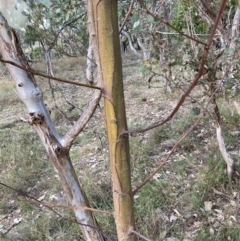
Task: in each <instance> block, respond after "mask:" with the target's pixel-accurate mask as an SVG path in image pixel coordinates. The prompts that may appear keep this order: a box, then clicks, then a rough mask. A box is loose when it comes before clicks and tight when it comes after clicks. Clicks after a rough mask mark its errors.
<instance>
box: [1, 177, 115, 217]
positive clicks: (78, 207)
mask: <svg viewBox="0 0 240 241" xmlns="http://www.w3.org/2000/svg"><path fill="white" fill-rule="evenodd" d="M0 185H2V186H4V187H6V188H8V189H11V190H12V191H14V192H16V193H18V194H19V195H21V196H23V197H24V199H22V198H12V199H14V200H17V201H21V202H28V203H33V204H37V205H42V206H44V207H46V208H48V209H50V210H51V211H53V212H54V213H56V214H57V215H59V214H58V213H57V212H56V211H54V209H53V208H64V209H71V210H90V211H92V212H100V213H105V214H110V215H113V213H112V212H110V211H106V210H100V209H96V208H90V207H82V206H68V205H64V204H51V203H48V202H42V201H39V200H38V199H36V198H35V197H33V196H31V195H29V194H27V193H26V192H24V191H21V190H18V189H15V188H13V187H11V186H8V185H7V184H5V183H2V182H0ZM0 197H4V198H8V197H6V196H4V195H2V194H1V195H0ZM26 198H28V199H26Z"/></svg>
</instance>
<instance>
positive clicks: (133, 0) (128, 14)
mask: <svg viewBox="0 0 240 241" xmlns="http://www.w3.org/2000/svg"><path fill="white" fill-rule="evenodd" d="M134 2H135V0H132V1H131V4H130V6H129V9H128V12H127V14H126V16H125V18H124V20H123V22H122V24H121V27H120V29H119V34H120V33H121V32H122V30H123V27H124V26H125V24H126V22H127V20H128V18H129V16H130V14H131V12H132V9H133V4H134Z"/></svg>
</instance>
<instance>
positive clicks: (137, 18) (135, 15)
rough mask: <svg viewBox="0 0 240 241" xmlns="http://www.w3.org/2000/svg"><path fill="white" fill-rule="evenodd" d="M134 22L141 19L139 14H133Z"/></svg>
mask: <svg viewBox="0 0 240 241" xmlns="http://www.w3.org/2000/svg"><path fill="white" fill-rule="evenodd" d="M131 19H132V22H137V21H138V20H139V16H138V14H133V16H132V17H131Z"/></svg>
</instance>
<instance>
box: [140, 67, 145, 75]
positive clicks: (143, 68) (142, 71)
mask: <svg viewBox="0 0 240 241" xmlns="http://www.w3.org/2000/svg"><path fill="white" fill-rule="evenodd" d="M146 71H147V68H145V67H144V66H141V67H140V72H141V73H142V74H144V73H146Z"/></svg>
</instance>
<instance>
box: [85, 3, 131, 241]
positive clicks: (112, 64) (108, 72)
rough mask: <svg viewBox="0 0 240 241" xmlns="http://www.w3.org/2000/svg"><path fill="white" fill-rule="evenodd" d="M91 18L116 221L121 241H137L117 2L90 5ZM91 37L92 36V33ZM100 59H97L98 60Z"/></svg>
mask: <svg viewBox="0 0 240 241" xmlns="http://www.w3.org/2000/svg"><path fill="white" fill-rule="evenodd" d="M88 11H89V12H88V14H89V15H91V16H93V19H94V20H93V21H94V23H95V29H96V37H97V50H98V55H99V56H97V58H99V59H98V61H97V64H98V66H99V68H100V78H101V81H102V88H103V97H104V109H105V121H106V128H107V135H108V142H109V156H110V166H111V175H112V191H113V201H114V217H115V223H116V228H117V235H118V240H119V241H133V240H135V236H134V235H133V234H132V233H131V230H133V229H134V212H133V194H132V187H131V170H130V154H129V139H128V135H123V133H125V132H126V131H127V121H126V111H125V102H124V92H123V77H122V60H121V50H120V41H119V32H118V15H117V1H116V0H104V1H99V0H90V1H88ZM90 34H91V33H90ZM97 58H96V59H97Z"/></svg>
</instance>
